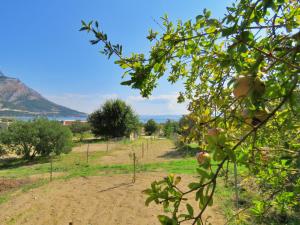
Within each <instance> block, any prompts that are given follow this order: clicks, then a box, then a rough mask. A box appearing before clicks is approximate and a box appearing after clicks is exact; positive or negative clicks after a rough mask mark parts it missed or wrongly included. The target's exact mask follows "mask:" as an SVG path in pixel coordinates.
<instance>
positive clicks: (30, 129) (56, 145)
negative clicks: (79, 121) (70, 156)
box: [0, 119, 72, 159]
mask: <svg viewBox="0 0 300 225" xmlns="http://www.w3.org/2000/svg"><path fill="white" fill-rule="evenodd" d="M0 142H1V149H2V152H13V153H15V154H17V155H20V156H22V157H23V158H25V159H34V158H35V157H36V156H49V155H50V153H54V154H56V155H59V154H61V153H68V152H70V151H71V149H72V133H71V131H70V129H69V128H67V127H64V126H63V125H62V124H60V123H59V122H57V121H49V120H47V119H36V120H33V121H15V122H13V123H12V124H11V125H10V126H9V127H8V128H7V129H4V130H2V131H1V132H0Z"/></svg>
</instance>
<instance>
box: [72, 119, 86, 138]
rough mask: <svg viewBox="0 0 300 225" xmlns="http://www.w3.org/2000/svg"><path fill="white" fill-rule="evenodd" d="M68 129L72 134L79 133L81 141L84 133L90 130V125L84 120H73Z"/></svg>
mask: <svg viewBox="0 0 300 225" xmlns="http://www.w3.org/2000/svg"><path fill="white" fill-rule="evenodd" d="M70 130H71V131H72V133H73V134H74V135H75V134H77V135H79V137H80V141H82V139H83V136H84V134H85V133H86V132H88V131H90V130H91V126H90V124H89V123H86V122H81V121H75V122H74V123H72V124H71V125H70Z"/></svg>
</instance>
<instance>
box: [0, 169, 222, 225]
mask: <svg viewBox="0 0 300 225" xmlns="http://www.w3.org/2000/svg"><path fill="white" fill-rule="evenodd" d="M165 175H166V174H162V173H139V174H138V175H137V180H136V183H134V184H132V183H131V181H132V176H131V175H130V174H125V175H112V176H97V177H87V178H75V179H71V180H66V181H62V180H56V181H54V182H52V183H50V184H48V185H45V186H42V187H39V188H36V189H33V190H31V191H29V192H27V193H23V194H20V195H16V196H14V197H13V198H12V199H11V200H10V201H8V202H6V203H3V204H1V205H0V212H1V213H0V224H1V225H2V224H3V225H6V224H7V225H11V224H22V225H40V224H45V225H64V224H66V225H69V224H70V223H72V224H73V225H156V224H157V225H158V224H160V223H159V222H158V220H157V215H159V214H161V213H162V208H161V206H160V205H159V206H157V205H155V204H151V205H150V206H149V207H146V206H145V204H144V203H145V198H146V196H145V195H144V194H142V193H141V192H142V190H144V189H146V188H148V187H149V185H150V183H151V182H152V181H153V180H155V179H161V178H162V177H163V176H165ZM193 179H194V178H193V177H191V176H182V188H183V189H184V188H185V187H186V185H187V183H188V182H190V181H192V180H193ZM194 205H195V203H194ZM205 216H211V219H210V220H209V221H210V222H211V223H212V224H215V225H221V224H224V219H223V216H222V215H221V213H220V212H219V211H218V209H217V208H216V207H214V208H208V211H207V213H206V214H205ZM186 224H191V222H189V223H186Z"/></svg>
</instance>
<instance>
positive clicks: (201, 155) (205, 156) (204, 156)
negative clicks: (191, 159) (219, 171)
mask: <svg viewBox="0 0 300 225" xmlns="http://www.w3.org/2000/svg"><path fill="white" fill-rule="evenodd" d="M196 158H197V161H198V163H199V164H201V165H202V164H204V163H207V162H209V160H210V155H209V153H207V152H198V153H197V154H196Z"/></svg>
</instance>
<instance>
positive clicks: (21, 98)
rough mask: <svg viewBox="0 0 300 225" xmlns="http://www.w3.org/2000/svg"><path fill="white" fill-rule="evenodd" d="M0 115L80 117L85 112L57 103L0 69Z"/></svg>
mask: <svg viewBox="0 0 300 225" xmlns="http://www.w3.org/2000/svg"><path fill="white" fill-rule="evenodd" d="M0 116H16V117H18V116H60V117H69V116H73V117H81V116H86V114H85V113H83V112H79V111H76V110H73V109H70V108H67V107H65V106H61V105H58V104H56V103H54V102H51V101H49V100H48V99H46V98H45V97H43V96H42V95H41V94H40V93H38V92H37V91H35V90H33V89H32V88H30V87H28V86H26V85H25V84H24V83H23V82H22V81H20V80H19V79H17V78H13V77H9V76H6V75H5V74H4V73H3V72H2V71H0Z"/></svg>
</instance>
